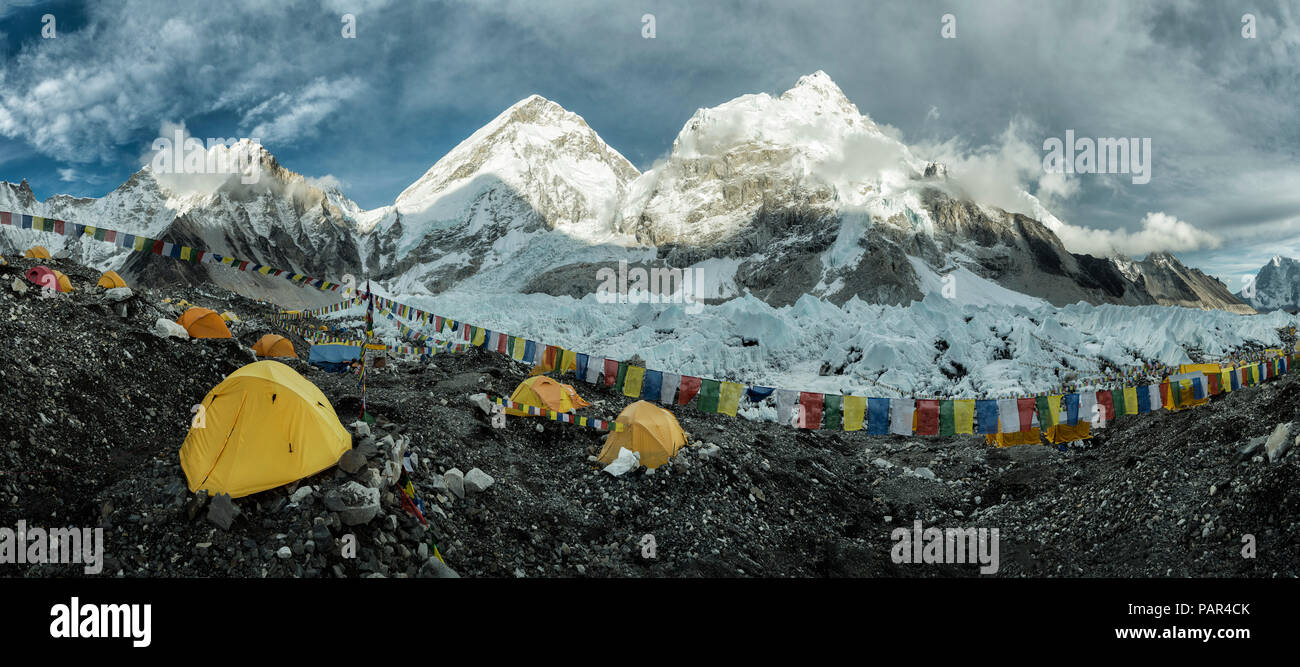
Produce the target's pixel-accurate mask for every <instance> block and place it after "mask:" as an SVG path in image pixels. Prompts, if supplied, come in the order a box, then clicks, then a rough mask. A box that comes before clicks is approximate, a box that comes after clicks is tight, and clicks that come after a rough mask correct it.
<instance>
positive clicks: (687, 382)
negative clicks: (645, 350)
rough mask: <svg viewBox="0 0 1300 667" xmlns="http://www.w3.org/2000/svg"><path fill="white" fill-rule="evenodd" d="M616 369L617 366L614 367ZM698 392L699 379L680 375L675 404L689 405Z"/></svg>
mask: <svg viewBox="0 0 1300 667" xmlns="http://www.w3.org/2000/svg"><path fill="white" fill-rule="evenodd" d="M614 370H615V371H617V370H618V369H617V367H616V368H615V369H614ZM698 393H700V379H699V378H694V377H691V376H689V375H683V376H682V383H681V385H679V386H678V389H677V404H678V405H690V403H691V401H693V400H695V395H696V394H698Z"/></svg>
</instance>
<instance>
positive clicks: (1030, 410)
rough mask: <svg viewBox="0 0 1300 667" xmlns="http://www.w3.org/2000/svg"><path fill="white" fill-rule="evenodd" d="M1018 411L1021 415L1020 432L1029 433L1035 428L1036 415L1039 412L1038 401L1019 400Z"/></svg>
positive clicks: (1017, 402) (1030, 399)
mask: <svg viewBox="0 0 1300 667" xmlns="http://www.w3.org/2000/svg"><path fill="white" fill-rule="evenodd" d="M1016 411H1017V412H1019V413H1020V430H1021V431H1028V430H1029V429H1031V428H1033V427H1034V413H1035V412H1037V411H1038V401H1036V400H1034V399H1032V398H1017V399H1016ZM1049 426H1050V424H1049Z"/></svg>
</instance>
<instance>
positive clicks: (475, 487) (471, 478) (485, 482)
mask: <svg viewBox="0 0 1300 667" xmlns="http://www.w3.org/2000/svg"><path fill="white" fill-rule="evenodd" d="M493 481H494V480H493V479H492V477H491V476H490V475H488V474H487V473H485V472H483V471H482V470H479V469H478V468H474V469H472V470H470V471H469V472H467V473H465V490H466V491H468V492H469V493H483V492H484V491H486V490H487V488H488V487H489V486H492V482H493Z"/></svg>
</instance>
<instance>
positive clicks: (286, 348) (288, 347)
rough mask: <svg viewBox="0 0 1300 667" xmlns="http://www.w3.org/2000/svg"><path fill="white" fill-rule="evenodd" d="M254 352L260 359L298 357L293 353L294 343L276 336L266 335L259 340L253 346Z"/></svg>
mask: <svg viewBox="0 0 1300 667" xmlns="http://www.w3.org/2000/svg"><path fill="white" fill-rule="evenodd" d="M253 351H254V352H256V353H257V356H259V357H296V356H298V355H297V353H295V352H294V351H293V343H292V342H290V341H289V339H288V338H285V337H284V336H277V335H275V334H266V335H265V336H262V337H261V338H259V339H257V342H256V343H254V344H253Z"/></svg>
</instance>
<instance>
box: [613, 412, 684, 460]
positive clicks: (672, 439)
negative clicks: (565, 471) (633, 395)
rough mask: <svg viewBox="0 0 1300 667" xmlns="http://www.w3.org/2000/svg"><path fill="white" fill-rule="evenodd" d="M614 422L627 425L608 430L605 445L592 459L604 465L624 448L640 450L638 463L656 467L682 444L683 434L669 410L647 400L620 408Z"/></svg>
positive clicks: (670, 456) (673, 454)
mask: <svg viewBox="0 0 1300 667" xmlns="http://www.w3.org/2000/svg"><path fill="white" fill-rule="evenodd" d="M614 421H617V422H620V423H622V424H625V425H626V426H627V428H624V429H623V430H622V431H616V432H613V433H610V434H609V437H608V438H606V439H605V446H604V447H603V448H602V449H601V450H600V454H599V455H598V456H597V457H596V458H597V460H599V461H600V462H601V463H604V464H606V465H608V464H610V463H613V462H614V459H616V458H618V452H619V450H620V449H623V448H627V449H629V450H631V451H634V452H640V453H641V465H643V466H645V467H647V468H658V467H659V466H661V465H663V464H665V463H667V462H668V459H670V458H672V457H673V456H675V455H676V454H677V450H679V449H681V448H682V447H684V446H686V433H685V432H683V431H682V427H681V426H680V425H679V424H678V423H677V418H676V417H674V416H673V413H671V412H669V411H667V410H665V409H663V408H661V407H659V406H657V405H655V404H654V403H650V402H649V401H637V402H635V403H633V404H632V405H629V406H627V407H626V408H623V411H622V412H620V413H618V418H617V419H615V420H614Z"/></svg>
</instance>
